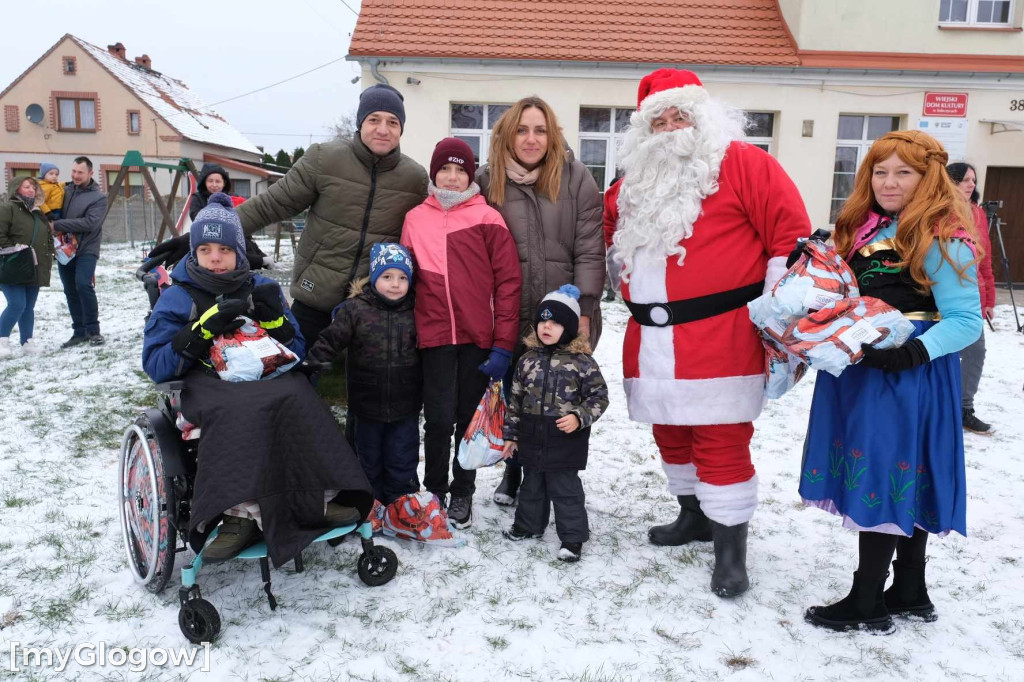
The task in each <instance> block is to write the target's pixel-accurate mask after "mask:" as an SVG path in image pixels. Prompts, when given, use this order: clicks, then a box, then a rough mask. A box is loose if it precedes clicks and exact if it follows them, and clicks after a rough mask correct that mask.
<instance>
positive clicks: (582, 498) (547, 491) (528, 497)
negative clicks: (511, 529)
mask: <svg viewBox="0 0 1024 682" xmlns="http://www.w3.org/2000/svg"><path fill="white" fill-rule="evenodd" d="M585 503H586V495H585V494H584V492H583V481H581V480H580V472H578V471H575V470H572V469H568V470H562V471H537V470H536V469H534V468H533V467H523V485H522V486H520V488H519V506H518V507H516V520H515V525H516V526H517V527H518V528H519V529H520V530H522V531H525V532H527V533H530V534H531V535H541V534H543V533H544V529H545V528H547V527H548V521H549V520H550V518H551V506H552V505H554V507H555V532H556V533H558V539H559V540H561V541H562V542H586V541H587V540H589V539H590V525H589V523H588V521H587V507H586V504H585Z"/></svg>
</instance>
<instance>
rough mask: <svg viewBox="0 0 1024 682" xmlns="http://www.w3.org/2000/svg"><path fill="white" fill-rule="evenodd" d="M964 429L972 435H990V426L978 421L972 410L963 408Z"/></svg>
mask: <svg viewBox="0 0 1024 682" xmlns="http://www.w3.org/2000/svg"><path fill="white" fill-rule="evenodd" d="M964 429H966V430H968V431H971V432H972V433H980V434H982V435H983V436H988V435H991V434H992V425H991V424H986V423H985V422H983V421H981V420H980V419H978V417H977V416H975V414H974V410H973V409H969V408H966V407H965V408H964Z"/></svg>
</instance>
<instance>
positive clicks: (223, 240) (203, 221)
mask: <svg viewBox="0 0 1024 682" xmlns="http://www.w3.org/2000/svg"><path fill="white" fill-rule="evenodd" d="M188 241H189V247H190V249H191V251H192V257H193V258H195V255H196V249H198V248H199V247H200V245H202V244H223V245H225V246H230V247H232V248H234V250H235V255H236V256H237V265H236V267H238V266H240V265H241V264H242V263H243V262H246V263H248V260H246V257H245V233H244V232H243V231H242V221H241V220H239V219H238V214H237V213H236V212H235V208H234V206H232V205H231V197H229V196H228V195H227V194H224V193H223V192H215V193H214V194H211V195H210V198H209V199H207V201H206V206H205V207H204V208H203V209H202V210H201V211H199V213H198V214H197V215H196V219H195V221H193V223H192V227H191V229H190V230H189V240H188Z"/></svg>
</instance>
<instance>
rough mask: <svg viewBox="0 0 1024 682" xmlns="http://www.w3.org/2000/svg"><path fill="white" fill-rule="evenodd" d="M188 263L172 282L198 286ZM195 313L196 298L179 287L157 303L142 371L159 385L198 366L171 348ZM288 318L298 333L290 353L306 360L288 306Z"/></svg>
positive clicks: (257, 280)
mask: <svg viewBox="0 0 1024 682" xmlns="http://www.w3.org/2000/svg"><path fill="white" fill-rule="evenodd" d="M186 260H187V258H183V259H182V260H181V262H179V263H178V265H177V267H175V268H174V270H173V271H172V272H171V278H172V279H173V280H174V281H175V282H181V283H184V284H190V285H192V286H196V284H195V283H194V282H193V281H192V278H191V277H189V276H188V270H186V268H185V261H186ZM253 282H254V285H255V286H259V285H261V284H267V283H272V284H277V283H276V282H274V280H272V279H270V278H269V277H264V276H263V275H258V274H255V273H253ZM281 300H282V301H284V300H285V298H284V292H283V291H282V292H281ZM198 312H199V313H202V312H204V311H202V310H200V311H198ZM191 313H192V297H191V296H189V294H188V292H187V291H185V290H184V289H183V288H182V287H179V286H172V287H170V288H168V289H165V290H164V292H163V293H162V294H160V299H159V300H158V301H157V302H156V306H154V307H153V314H152V315H150V316H149V322H147V323H146V330H145V332H144V333H143V340H142V369H143V370H145V372H146V374H148V375H149V378H150V379H152V380H153V381H155V382H156V383H160V382H161V381H171V380H172V379H177V378H179V377H181V376H183V375H184V374H185V373H186V372H188V370H190V369H191V368H192V365H193V364H195V360H190V359H189V358H186V357H185V356H183V355H181V354H179V353H176V352H175V351H174V349H173V348H171V341H172V340H173V339H174V335H175V334H177V333H178V331H180V330H181V328H182V327H184V326H185V325H186V324H189V322H190V320H189V316H190V315H191ZM284 314H285V315H286V316H287V318H288V321H289V322H291V323H292V327H294V329H295V338H293V339H292V340H291V341H290V342H289V343H287V344H285V345H287V346H288V349H289V350H291V351H292V352H293V353H295V354H296V355H298V356H299V358H302V356H303V355H304V354H305V352H306V342H305V340H304V339H303V338H302V334H301V332H299V323H298V322H297V321H296V320H295V316H294V315H292V311H291V309H290V308H289V307H288V305H287V303H285V308H284Z"/></svg>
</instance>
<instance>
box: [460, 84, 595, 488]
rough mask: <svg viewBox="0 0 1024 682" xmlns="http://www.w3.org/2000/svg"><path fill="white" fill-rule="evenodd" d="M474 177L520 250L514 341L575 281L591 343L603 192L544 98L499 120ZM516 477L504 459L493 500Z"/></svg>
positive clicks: (526, 101) (519, 105)
mask: <svg viewBox="0 0 1024 682" xmlns="http://www.w3.org/2000/svg"><path fill="white" fill-rule="evenodd" d="M476 178H477V182H478V183H479V184H480V191H481V193H482V194H483V195H484V196H485V197H486V198H487V201H488V203H490V204H491V206H493V207H494V208H495V209H497V210H498V212H499V213H501V216H502V217H503V218H504V219H505V223H506V224H507V225H508V229H509V230H510V231H511V232H512V237H513V239H515V242H516V248H517V249H518V251H519V263H520V265H521V267H522V270H523V291H522V298H521V300H520V307H519V327H520V328H519V331H520V333H519V337H520V339H522V338H523V337H525V336H526V335H527V333H528V332H529V331H530V330H531V329H532V326H533V316H534V313H535V312H536V310H537V306H538V304H539V303H540V301H541V299H542V298H543V297H544V295H545V294H547V293H548V292H549V291H552V290H554V289H557V288H558V287H560V286H562V285H563V284H574V285H576V287H577V288H579V290H580V327H579V330H580V332H581V333H582V334H586V335H588V336H589V337H590V343H591V346H592V347H596V345H597V340H598V338H599V337H600V335H601V307H600V298H601V294H602V293H603V291H604V276H605V251H604V241H603V238H602V223H601V210H602V206H601V193H600V190H599V189H598V187H597V183H596V182H594V178H593V177H592V176H591V175H590V171H588V170H587V168H586V166H584V165H583V164H582V163H581V162H580V161H578V160H576V159H575V158H574V157H573V154H572V152H571V151H570V150H569V148H568V145H567V144H566V142H565V138H564V137H563V136H562V130H561V128H560V127H559V125H558V120H557V119H556V118H555V114H554V112H553V111H552V110H551V107H550V106H548V104H547V102H545V101H544V100H542V99H540V98H539V97H526V98H523V99H521V100H519V101H518V102H516V103H515V104H513V105H512V107H511V108H510V109H509V110H508V111H506V112H505V113H504V114H503V115H502V116H501V118H499V119H498V122H497V123H496V124H495V125H494V130H493V131H492V134H491V147H490V151H489V159H488V165H487V166H485V167H484V168H482V169H480V172H478V173H477V176H476ZM516 351H517V352H516V355H515V359H514V360H513V363H512V369H514V368H515V365H516V361H518V358H519V356H520V355H521V354H522V353H523V348H522V342H521V341H520V344H519V346H518V347H517V348H516ZM521 481H522V468H521V467H520V466H519V465H518V464H517V463H513V462H509V463H508V464H506V467H505V475H504V476H503V478H502V480H501V484H499V486H498V488H497V489H496V490H495V491H494V501H495V502H497V503H498V504H504V505H511V504H515V498H516V493H517V492H518V490H519V484H520V482H521Z"/></svg>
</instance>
